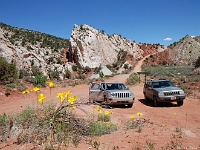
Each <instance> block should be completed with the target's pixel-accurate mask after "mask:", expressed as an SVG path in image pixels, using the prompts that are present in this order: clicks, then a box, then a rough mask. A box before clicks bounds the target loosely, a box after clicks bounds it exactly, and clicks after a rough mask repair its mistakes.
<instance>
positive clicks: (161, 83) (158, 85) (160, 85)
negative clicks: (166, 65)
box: [152, 81, 174, 88]
mask: <svg viewBox="0 0 200 150" xmlns="http://www.w3.org/2000/svg"><path fill="white" fill-rule="evenodd" d="M152 87H153V88H165V87H174V84H173V83H171V82H170V81H157V82H152Z"/></svg>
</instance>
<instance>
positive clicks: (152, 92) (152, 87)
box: [143, 80, 186, 106]
mask: <svg viewBox="0 0 200 150" xmlns="http://www.w3.org/2000/svg"><path fill="white" fill-rule="evenodd" d="M143 93H144V97H145V100H147V101H148V100H153V102H154V106H158V104H159V102H177V104H178V105H179V106H182V105H183V101H184V99H185V97H186V96H185V93H184V91H183V90H182V89H180V88H179V87H176V86H175V85H173V83H172V82H170V81H169V80H148V81H146V83H145V84H144V88H143Z"/></svg>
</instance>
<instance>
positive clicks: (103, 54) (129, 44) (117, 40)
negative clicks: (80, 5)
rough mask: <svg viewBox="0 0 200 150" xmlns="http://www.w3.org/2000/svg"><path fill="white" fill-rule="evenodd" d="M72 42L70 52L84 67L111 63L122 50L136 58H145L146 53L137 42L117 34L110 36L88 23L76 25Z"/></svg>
mask: <svg viewBox="0 0 200 150" xmlns="http://www.w3.org/2000/svg"><path fill="white" fill-rule="evenodd" d="M70 43H71V49H70V53H71V55H73V58H74V61H75V62H76V63H77V64H79V65H80V66H82V67H86V66H89V67H90V68H95V67H99V66H100V65H111V64H113V63H114V62H116V61H117V56H118V53H119V52H120V51H126V52H127V55H129V56H132V58H133V59H134V60H140V59H141V58H143V53H144V52H143V50H141V49H140V48H139V46H138V44H136V43H135V42H133V41H130V40H127V39H125V38H123V37H121V36H120V35H117V34H114V35H112V36H109V35H107V34H105V33H104V32H103V31H98V30H96V29H95V28H93V27H91V26H88V25H81V26H78V25H74V29H73V31H72V34H71V38H70Z"/></svg>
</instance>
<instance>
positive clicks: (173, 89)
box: [155, 86, 183, 92]
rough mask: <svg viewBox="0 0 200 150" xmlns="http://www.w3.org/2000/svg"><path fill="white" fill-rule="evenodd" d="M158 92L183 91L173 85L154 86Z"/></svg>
mask: <svg viewBox="0 0 200 150" xmlns="http://www.w3.org/2000/svg"><path fill="white" fill-rule="evenodd" d="M155 90H156V91H158V92H164V91H183V90H182V89H180V88H179V87H176V86H173V87H164V88H156V89H155Z"/></svg>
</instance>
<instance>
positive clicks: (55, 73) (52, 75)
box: [48, 69, 60, 80]
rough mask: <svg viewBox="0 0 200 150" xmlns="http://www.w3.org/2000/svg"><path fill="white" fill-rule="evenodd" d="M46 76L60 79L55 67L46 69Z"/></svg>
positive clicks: (51, 78)
mask: <svg viewBox="0 0 200 150" xmlns="http://www.w3.org/2000/svg"><path fill="white" fill-rule="evenodd" d="M48 76H49V79H50V80H53V79H57V80H60V73H59V72H58V70H57V69H55V70H54V71H52V70H48Z"/></svg>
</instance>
